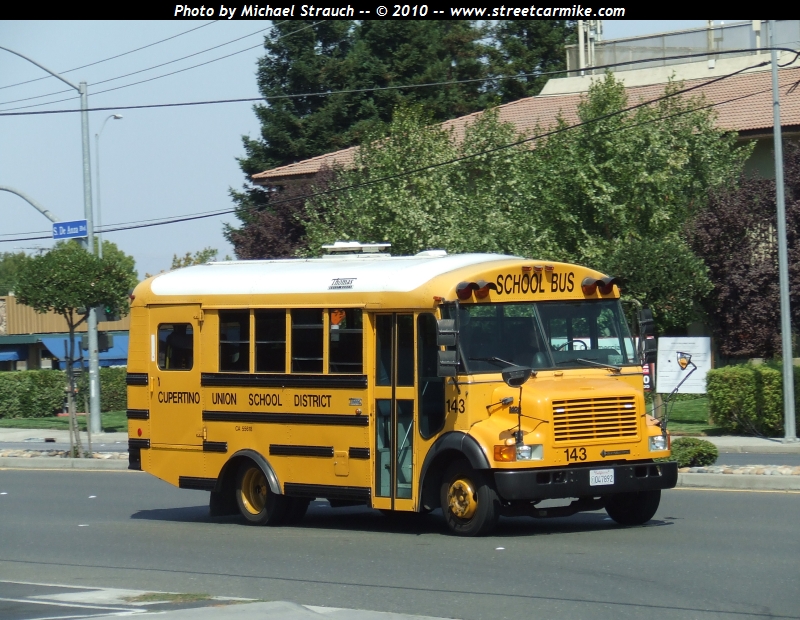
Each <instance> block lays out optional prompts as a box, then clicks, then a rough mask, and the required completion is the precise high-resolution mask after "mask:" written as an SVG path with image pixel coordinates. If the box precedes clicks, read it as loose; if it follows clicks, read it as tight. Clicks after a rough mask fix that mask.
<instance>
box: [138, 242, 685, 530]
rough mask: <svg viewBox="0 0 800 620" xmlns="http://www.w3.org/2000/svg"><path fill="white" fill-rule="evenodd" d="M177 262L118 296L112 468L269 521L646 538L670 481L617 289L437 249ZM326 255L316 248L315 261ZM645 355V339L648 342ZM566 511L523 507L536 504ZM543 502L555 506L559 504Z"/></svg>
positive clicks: (585, 274)
mask: <svg viewBox="0 0 800 620" xmlns="http://www.w3.org/2000/svg"><path fill="white" fill-rule="evenodd" d="M350 246H354V247H356V249H357V250H361V251H360V252H359V253H356V254H343V255H342V254H332V255H330V256H327V257H324V258H318V259H308V260H302V259H297V260H265V261H240V262H223V263H212V264H206V265H197V266H193V267H188V268H185V269H178V270H176V271H171V272H169V273H165V274H161V275H157V276H154V277H152V278H150V279H148V280H146V281H144V282H142V283H141V284H139V286H138V287H137V288H136V290H135V291H134V295H133V301H132V306H131V331H130V350H129V360H128V377H127V384H128V407H129V409H128V419H129V423H128V431H129V437H130V439H129V450H130V467H131V468H132V469H143V470H144V471H147V472H149V473H151V474H153V475H155V476H157V477H159V478H161V479H163V480H166V481H167V482H170V483H171V484H174V485H177V486H179V487H181V488H187V489H203V490H207V491H211V500H210V506H211V513H212V515H223V514H233V513H236V511H237V510H238V511H239V512H241V514H242V515H243V516H244V518H245V519H246V520H247V521H248V522H250V523H256V524H269V525H274V524H285V523H291V522H296V521H297V520H299V519H301V518H302V517H303V515H304V514H305V511H306V509H307V507H308V504H309V501H310V500H311V499H313V498H326V499H328V500H329V501H330V503H331V505H333V506H340V505H352V504H355V503H359V504H366V505H367V506H371V507H373V508H377V509H381V510H384V511H390V510H391V511H412V512H414V511H416V512H426V511H429V510H433V509H436V508H441V509H442V511H443V513H444V516H445V519H446V521H447V524H448V526H449V527H450V529H451V530H452V531H453V532H455V533H457V534H462V535H467V536H470V535H477V534H483V533H487V532H489V531H490V530H491V529H492V528H493V527H494V525H495V524H496V523H497V519H498V517H499V516H500V515H530V516H533V517H545V516H565V515H570V514H574V513H576V512H579V511H586V510H598V509H600V508H605V509H606V511H607V512H608V514H609V515H610V516H611V518H612V519H614V520H615V521H617V522H618V523H621V524H625V525H630V524H639V523H644V522H646V521H648V520H650V519H651V518H652V517H653V515H654V513H655V511H656V509H657V508H658V504H659V501H660V495H661V489H667V488H672V487H674V486H675V484H676V481H677V465H676V464H675V463H674V462H655V459H662V458H664V457H669V455H670V452H669V437H668V435H667V433H666V431H662V429H661V428H660V426H659V423H658V421H657V420H655V419H654V418H652V417H650V416H649V415H647V414H646V412H645V401H644V393H643V380H642V363H641V359H640V357H639V356H638V355H637V352H636V351H635V349H634V343H633V339H632V338H631V335H630V333H629V330H628V326H627V324H626V320H625V318H624V316H623V312H622V309H621V305H620V301H619V288H618V286H617V285H616V280H615V279H613V278H609V277H606V276H604V275H603V274H600V273H598V272H595V271H592V270H590V269H586V268H584V267H579V266H577V265H568V264H563V263H546V262H543V261H536V260H529V259H523V258H517V257H509V256H501V255H493V254H461V255H448V254H446V252H444V251H440V250H435V251H427V252H422V253H420V254H417V255H415V256H404V257H392V256H389V255H386V254H383V253H380V252H374V253H370V252H369V251H364V250H371V249H374V248H371V247H368V246H359V245H358V244H355V243H350V244H349V245H346V246H345V247H346V248H349V247H350ZM338 249H339V247H338V245H337V246H334V250H338ZM650 342H651V343H652V342H654V341H652V340H651V341H650ZM554 498H560V499H564V498H573V501H572V503H571V504H569V505H568V506H561V507H558V508H555V509H553V508H550V509H546V510H545V509H541V508H537V507H536V505H537V504H538V503H539V502H541V501H542V500H547V499H554ZM561 503H562V504H564V503H565V502H564V501H562V502H561Z"/></svg>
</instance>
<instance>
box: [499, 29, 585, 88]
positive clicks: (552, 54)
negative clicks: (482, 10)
mask: <svg viewBox="0 0 800 620" xmlns="http://www.w3.org/2000/svg"><path fill="white" fill-rule="evenodd" d="M492 38H493V39H494V46H493V47H491V48H490V58H491V60H492V68H493V71H492V72H493V73H494V74H496V75H501V76H504V79H502V80H500V83H499V91H500V92H499V95H500V101H501V102H502V103H508V102H509V101H515V100H517V99H521V98H523V97H533V96H534V95H538V94H539V92H540V91H541V90H542V88H544V85H545V84H546V83H547V80H549V79H550V78H551V77H554V76H552V75H537V73H544V72H550V71H558V70H559V69H565V68H566V63H565V62H564V58H565V55H566V54H565V52H564V44H565V43H575V42H577V33H576V32H575V22H574V21H572V20H562V19H504V20H499V21H498V22H496V24H495V25H494V27H493V28H492ZM520 75H526V77H524V78H520V77H515V76H520Z"/></svg>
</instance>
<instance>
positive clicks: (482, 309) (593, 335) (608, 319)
mask: <svg viewBox="0 0 800 620" xmlns="http://www.w3.org/2000/svg"><path fill="white" fill-rule="evenodd" d="M452 312H453V311H452V310H451V313H452ZM453 318H455V317H453ZM459 343H460V347H461V353H462V364H463V366H464V371H465V372H467V373H488V372H499V371H500V370H502V369H503V368H504V367H506V366H508V365H510V364H516V365H519V366H530V367H531V368H533V369H534V370H538V369H545V368H548V369H564V368H586V367H588V366H610V367H613V366H623V365H633V364H638V362H637V360H636V356H635V354H634V346H633V340H632V338H631V335H630V332H629V330H628V325H627V323H626V322H625V318H624V314H623V312H622V308H621V306H620V303H619V300H616V299H603V300H597V301H549V302H536V303H502V304H475V305H471V304H470V305H462V306H460V310H459Z"/></svg>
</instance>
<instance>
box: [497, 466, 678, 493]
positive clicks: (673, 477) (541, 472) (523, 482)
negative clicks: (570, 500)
mask: <svg viewBox="0 0 800 620" xmlns="http://www.w3.org/2000/svg"><path fill="white" fill-rule="evenodd" d="M592 469H613V470H614V484H609V485H601V486H591V485H590V484H589V471H590V470H592ZM494 480H495V485H496V487H497V493H498V494H499V495H500V497H502V498H503V499H504V500H506V501H514V500H541V499H557V498H562V497H600V496H603V495H611V494H614V493H635V492H637V491H652V490H656V489H671V488H673V487H674V486H675V485H676V484H677V483H678V464H677V463H675V462H670V463H630V464H620V465H611V464H608V463H597V464H596V465H582V466H580V467H562V468H547V469H521V470H511V471H506V470H503V471H501V470H495V472H494Z"/></svg>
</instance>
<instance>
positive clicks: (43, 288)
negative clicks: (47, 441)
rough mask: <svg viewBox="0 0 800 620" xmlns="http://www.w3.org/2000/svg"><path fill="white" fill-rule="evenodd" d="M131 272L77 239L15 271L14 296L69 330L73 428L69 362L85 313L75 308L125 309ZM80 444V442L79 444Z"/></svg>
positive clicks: (70, 358) (69, 399) (27, 260)
mask: <svg viewBox="0 0 800 620" xmlns="http://www.w3.org/2000/svg"><path fill="white" fill-rule="evenodd" d="M129 290H130V273H129V272H126V271H125V269H124V268H123V267H121V266H120V264H119V263H118V262H116V261H113V260H101V259H99V258H98V257H97V256H95V255H93V254H90V253H89V252H87V251H86V250H84V249H83V247H81V245H80V244H78V243H77V242H66V243H64V242H62V243H57V244H56V245H55V247H54V248H53V249H52V250H50V251H49V252H47V253H45V254H42V255H40V256H34V257H28V258H26V259H25V260H24V261H23V262H22V265H21V266H20V268H19V271H18V280H17V289H16V291H15V292H16V296H17V300H18V301H19V302H20V303H23V304H25V305H27V306H31V307H32V308H33V309H34V310H36V312H40V313H45V312H49V311H53V312H55V313H57V314H60V315H61V316H63V317H64V319H65V320H66V322H67V329H68V330H69V354H68V356H67V360H66V363H67V377H68V381H69V391H68V394H69V396H68V402H69V410H70V415H71V418H72V423H73V425H74V428H75V429H76V430H77V428H78V425H77V422H76V421H75V403H74V401H73V393H74V387H75V385H74V377H73V373H72V362H73V360H74V359H75V328H76V327H78V326H79V325H80V324H81V323H83V322H84V321H85V320H86V318H87V315H86V314H84V315H79V314H78V312H77V311H78V308H81V307H83V308H89V307H92V306H101V305H102V306H111V307H114V308H119V309H120V311H121V312H122V313H125V314H126V313H127V309H128V303H127V302H128V291H129ZM78 445H80V444H78Z"/></svg>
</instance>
